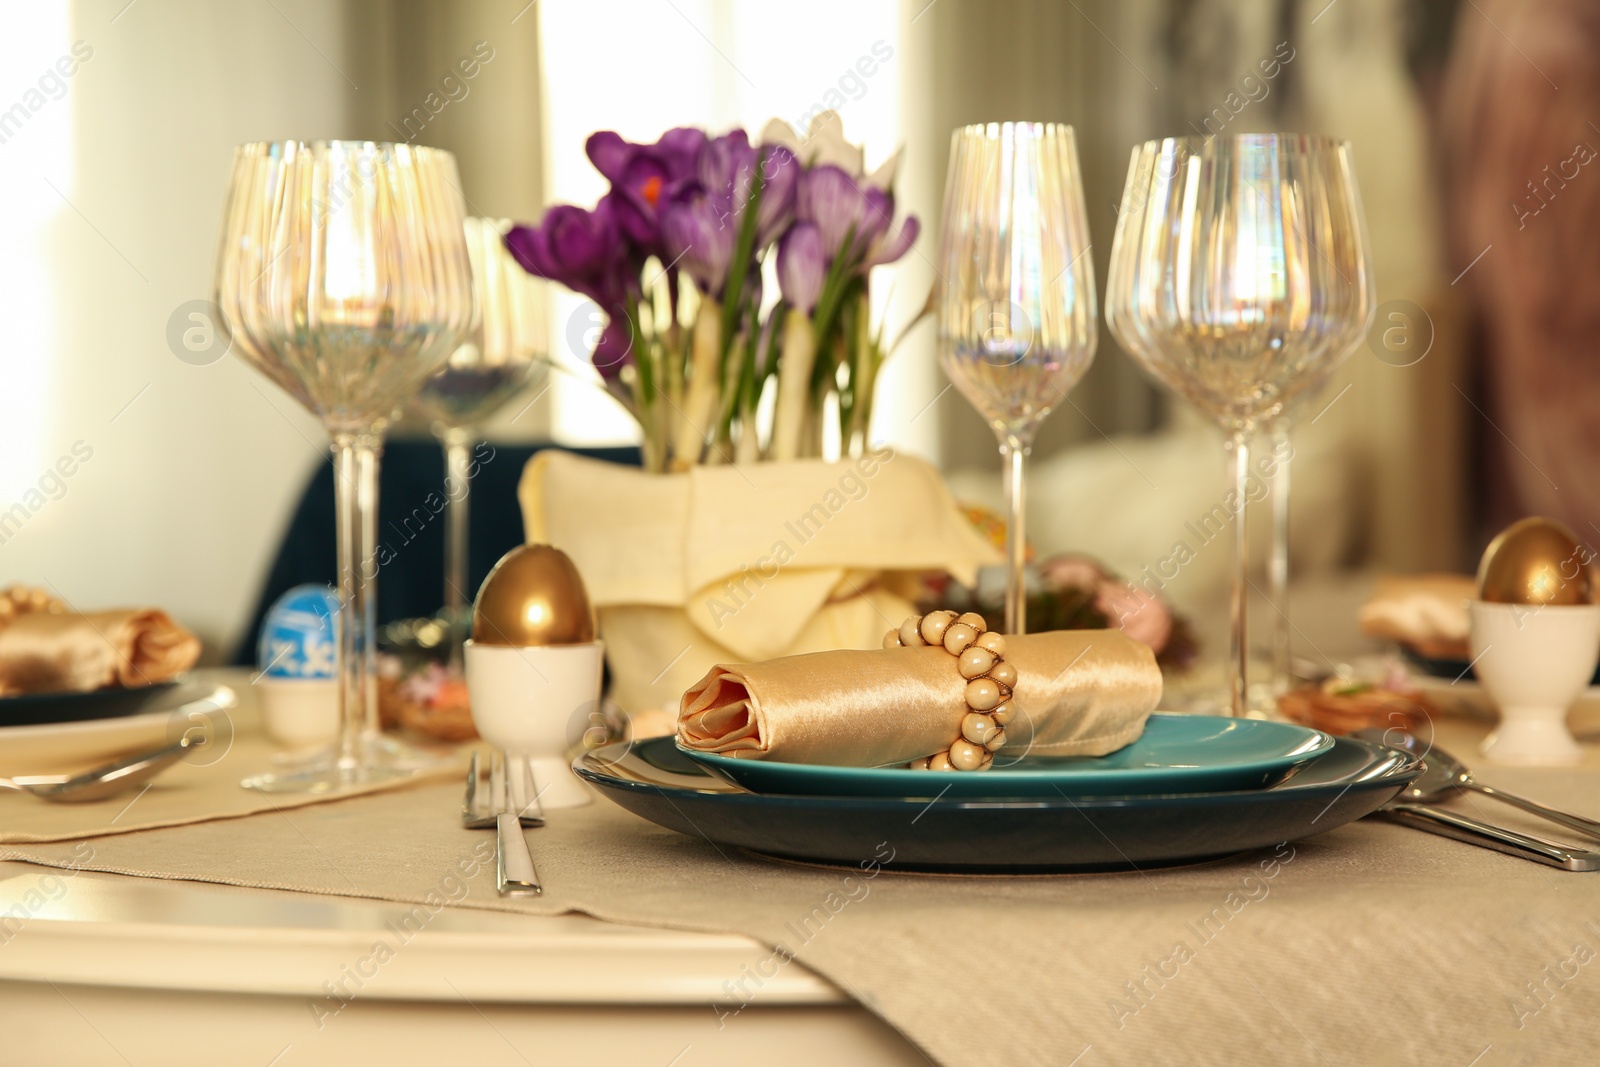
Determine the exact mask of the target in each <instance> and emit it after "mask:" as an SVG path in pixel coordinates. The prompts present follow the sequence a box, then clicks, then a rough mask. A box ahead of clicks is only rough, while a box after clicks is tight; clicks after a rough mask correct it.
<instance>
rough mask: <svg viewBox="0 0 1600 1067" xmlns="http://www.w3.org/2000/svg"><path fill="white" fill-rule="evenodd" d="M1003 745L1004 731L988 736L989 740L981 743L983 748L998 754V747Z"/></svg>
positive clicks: (1004, 740) (1004, 739)
mask: <svg viewBox="0 0 1600 1067" xmlns="http://www.w3.org/2000/svg"><path fill="white" fill-rule="evenodd" d="M1005 743H1006V732H1005V731H1004V730H996V731H995V732H994V733H992V734H990V735H989V740H987V741H985V742H984V743H983V747H984V748H986V749H988V750H989V751H990V752H998V751H1000V747H1001V746H1002V745H1004V744H1005Z"/></svg>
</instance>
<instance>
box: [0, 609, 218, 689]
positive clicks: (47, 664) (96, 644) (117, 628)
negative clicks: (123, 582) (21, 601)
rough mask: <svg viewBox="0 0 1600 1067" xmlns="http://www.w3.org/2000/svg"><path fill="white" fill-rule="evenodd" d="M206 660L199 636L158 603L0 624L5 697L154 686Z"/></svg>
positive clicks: (0, 681) (45, 614)
mask: <svg viewBox="0 0 1600 1067" xmlns="http://www.w3.org/2000/svg"><path fill="white" fill-rule="evenodd" d="M199 658H200V639H199V638H198V637H196V636H195V635H194V634H192V633H190V632H189V631H188V630H185V629H184V628H183V627H181V626H179V625H178V624H177V623H175V622H173V621H172V619H171V618H170V617H168V615H167V613H166V612H164V611H161V610H159V609H156V608H140V609H128V610H122V611H95V612H90V613H89V614H86V615H77V614H70V613H66V612H59V613H58V612H43V611H36V612H31V613H28V614H24V615H19V616H17V617H16V618H14V619H13V620H12V621H11V622H10V623H8V624H6V625H5V627H4V628H3V629H0V696H16V695H18V694H21V693H59V692H85V691H88V690H91V689H102V688H105V687H106V686H112V685H121V686H129V687H133V686H141V685H151V684H153V683H155V682H165V681H170V680H171V679H172V678H173V677H175V676H177V675H179V674H181V673H183V672H184V671H186V670H188V669H189V668H190V667H193V666H194V664H195V661H196V660H198V659H199Z"/></svg>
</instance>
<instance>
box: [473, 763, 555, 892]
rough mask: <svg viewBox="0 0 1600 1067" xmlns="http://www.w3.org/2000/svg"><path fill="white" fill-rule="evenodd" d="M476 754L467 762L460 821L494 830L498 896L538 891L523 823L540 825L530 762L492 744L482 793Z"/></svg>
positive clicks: (540, 810) (540, 888)
mask: <svg viewBox="0 0 1600 1067" xmlns="http://www.w3.org/2000/svg"><path fill="white" fill-rule="evenodd" d="M478 756H479V754H478V753H477V752H474V753H473V754H472V762H471V763H470V764H469V765H468V767H467V792H466V796H465V797H464V798H463V799H462V802H461V825H462V826H463V827H465V828H466V829H468V830H487V829H490V828H491V827H492V828H493V829H494V831H495V854H496V858H497V862H496V864H495V870H496V877H495V887H496V888H497V889H498V890H499V892H500V895H501V896H516V895H520V894H535V895H536V894H539V893H543V892H544V887H543V886H541V885H540V884H539V872H538V870H537V869H536V868H535V867H534V865H533V855H532V853H530V852H529V851H528V840H527V838H525V837H524V836H523V835H522V830H523V827H539V826H543V825H544V808H543V806H542V805H540V803H539V792H538V789H537V788H536V785H535V783H534V780H533V772H532V770H531V769H530V768H529V767H528V762H527V760H525V759H522V758H520V757H518V756H507V755H506V754H505V753H504V752H501V751H500V750H498V749H496V750H494V751H493V752H492V753H491V755H490V758H489V797H488V800H487V802H485V801H484V800H482V799H481V798H480V790H479V780H480V773H481V772H480V762H479V758H478Z"/></svg>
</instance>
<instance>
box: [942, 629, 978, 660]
mask: <svg viewBox="0 0 1600 1067" xmlns="http://www.w3.org/2000/svg"><path fill="white" fill-rule="evenodd" d="M977 639H978V631H976V630H974V629H973V628H972V627H970V626H968V625H967V624H966V623H964V622H957V623H952V624H951V625H950V627H949V629H947V630H945V632H944V650H945V651H946V652H948V653H950V654H951V655H952V656H959V655H961V653H963V652H965V651H966V650H967V646H968V645H970V644H972V642H974V641H976V640H977Z"/></svg>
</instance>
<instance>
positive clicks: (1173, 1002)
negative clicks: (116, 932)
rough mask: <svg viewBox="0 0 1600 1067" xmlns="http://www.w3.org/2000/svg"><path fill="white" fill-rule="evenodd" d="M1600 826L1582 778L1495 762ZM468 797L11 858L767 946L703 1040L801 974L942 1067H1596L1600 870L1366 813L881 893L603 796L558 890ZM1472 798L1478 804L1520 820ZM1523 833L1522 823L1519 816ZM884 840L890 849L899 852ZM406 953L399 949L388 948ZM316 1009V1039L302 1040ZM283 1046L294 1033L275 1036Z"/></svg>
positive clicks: (439, 792)
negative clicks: (743, 849)
mask: <svg viewBox="0 0 1600 1067" xmlns="http://www.w3.org/2000/svg"><path fill="white" fill-rule="evenodd" d="M1493 778H1494V779H1495V780H1497V781H1499V782H1500V783H1501V784H1503V785H1505V786H1507V787H1510V788H1517V787H1522V788H1524V789H1526V791H1528V792H1530V793H1533V794H1535V795H1537V796H1539V797H1541V798H1543V799H1546V800H1548V801H1551V802H1554V803H1559V804H1563V805H1568V806H1572V807H1574V808H1579V809H1586V810H1589V811H1591V812H1593V811H1594V810H1596V809H1600V776H1597V775H1595V774H1594V773H1593V772H1590V771H1569V772H1521V773H1512V772H1495V773H1494V775H1493ZM459 799H460V797H459V790H458V789H457V788H456V786H455V785H454V783H451V784H448V785H446V784H437V785H433V786H424V787H419V788H416V789H410V790H405V791H400V792H393V793H386V794H379V795H374V796H368V797H359V798H355V799H350V800H344V801H340V802H338V803H331V804H320V805H316V806H313V807H308V808H302V809H299V810H283V811H278V812H272V813H269V814H264V815H255V816H251V817H249V818H243V819H234V820H229V821H225V822H208V823H203V824H198V825H193V826H185V827H178V828H168V829H158V830H147V831H141V832H138V833H127V834H120V835H117V836H114V837H106V838H101V839H98V840H93V841H79V842H74V843H61V844H49V845H26V846H9V847H0V859H18V860H24V861H29V862H34V863H42V864H49V865H54V866H66V867H82V868H87V869H92V870H101V871H110V872H117V873H123V874H131V875H138V876H144V877H157V878H183V879H194V880H199V881H211V882H222V883H227V884H233V885H244V886H256V887H263V888H277V889H290V890H300V891H306V892H316V893H327V894H334V895H342V896H360V897H370V898H375V899H382V900H393V901H402V902H416V903H429V902H432V903H438V902H440V901H442V900H455V901H458V903H459V906H462V907H470V908H488V909H497V910H504V911H522V912H530V913H540V914H555V913H561V912H566V911H579V912H585V913H588V914H591V915H594V916H596V917H598V918H601V919H608V920H613V921H617V922H627V923H635V924H643V925H652V926H663V927H670V928H681V929H690V930H702V931H719V932H738V933H742V934H746V935H748V936H751V937H754V938H757V939H759V940H761V941H763V942H765V943H766V944H768V945H771V946H773V947H774V951H773V953H772V955H771V956H769V957H768V958H767V960H766V961H765V962H764V963H762V964H761V965H758V967H757V968H756V969H754V970H751V971H748V972H746V973H740V974H729V975H728V982H727V984H726V986H725V987H724V988H725V989H726V990H727V994H728V995H727V999H726V1002H725V1003H722V1004H718V1005H712V1004H707V1005H706V1036H705V1040H706V1041H707V1042H714V1041H715V1040H716V1039H717V1034H718V1031H719V1030H720V1029H721V1028H723V1027H729V1026H737V1025H739V1017H738V1014H739V1009H740V1006H741V1004H743V1003H750V1004H759V1003H760V998H761V986H762V984H763V981H764V980H765V979H770V978H771V977H772V975H773V974H775V973H777V972H778V971H779V970H781V968H782V967H784V966H788V965H789V959H790V957H791V955H792V958H793V959H794V960H797V961H798V962H800V963H802V964H804V965H805V966H808V967H810V968H813V969H814V970H816V971H818V972H820V973H822V974H823V975H825V976H827V977H828V978H830V979H831V980H833V981H834V982H836V983H837V984H838V985H839V986H840V987H841V988H843V989H845V990H846V991H847V992H849V993H850V994H851V995H853V996H855V997H856V998H857V999H858V1000H859V1001H861V1002H862V1003H863V1004H865V1005H866V1006H867V1007H869V1008H870V1009H871V1010H873V1011H875V1012H877V1013H878V1014H879V1015H881V1016H882V1017H883V1018H885V1019H886V1020H887V1021H888V1022H890V1023H891V1024H892V1025H894V1026H895V1027H897V1028H898V1029H899V1030H900V1031H901V1032H902V1033H904V1034H906V1035H907V1036H908V1037H909V1038H910V1039H911V1040H912V1041H914V1042H915V1043H916V1044H918V1045H919V1046H920V1047H921V1048H922V1049H923V1050H925V1051H926V1052H927V1054H928V1055H929V1056H930V1057H932V1058H933V1059H934V1060H936V1061H938V1062H939V1063H942V1064H948V1065H959V1067H966V1065H972V1067H977V1065H985V1067H988V1065H1014V1064H1050V1065H1055V1067H1062V1065H1066V1064H1073V1063H1076V1064H1081V1065H1082V1067H1091V1065H1097V1064H1137V1065H1146V1064H1167V1063H1180V1062H1181V1063H1185V1064H1263V1065H1266V1064H1270V1065H1274V1067H1276V1065H1280V1064H1330V1063H1333V1064H1363V1065H1367V1064H1386V1063H1397V1064H1398V1063H1404V1064H1441V1065H1450V1067H1465V1065H1468V1064H1478V1065H1479V1067H1491V1065H1495V1064H1516V1063H1538V1064H1543V1063H1583V1062H1592V1049H1593V1040H1594V1038H1593V1033H1594V1023H1595V1022H1596V1021H1597V1020H1600V969H1595V968H1596V967H1597V966H1600V965H1597V964H1595V963H1594V961H1595V960H1596V959H1597V958H1600V957H1597V952H1600V925H1597V923H1600V874H1594V875H1583V874H1566V873H1561V872H1557V871H1554V870H1551V869H1548V868H1544V867H1540V866H1537V865H1535V864H1532V863H1528V862H1525V861H1522V860H1518V859H1513V858H1510V857H1506V856H1501V855H1498V854H1496V853H1492V852H1488V851H1485V850H1483V849H1478V848H1474V847H1471V846H1469V845H1464V844H1459V843H1456V842H1452V841H1448V840H1445V839H1443V838H1439V837H1435V836H1432V835H1428V834H1424V833H1420V832H1418V831H1415V830H1411V829H1407V828H1405V827H1400V826H1395V825H1391V824H1387V823H1383V822H1377V821H1366V822H1362V823H1358V824H1355V825H1352V826H1347V827H1343V828H1340V829H1338V830H1334V831H1332V832H1330V833H1326V834H1323V835H1320V836H1318V837H1315V838H1311V839H1309V840H1306V841H1302V842H1297V843H1293V844H1289V845H1285V846H1282V847H1281V848H1279V849H1276V850H1272V849H1268V850H1263V851H1261V852H1259V853H1256V854H1253V855H1247V856H1241V857H1238V858H1235V859H1231V860H1226V861H1220V862H1216V863H1211V864H1207V865H1204V866H1200V867H1193V868H1188V869H1182V870H1172V871H1164V872H1152V873H1147V874H1140V873H1132V874H1116V875H1079V876H1054V877H1048V876H1046V877H1021V878H973V877H949V876H918V875H912V874H895V873H893V871H894V864H893V862H892V859H891V860H890V861H889V862H888V863H887V864H886V865H885V866H884V868H883V870H882V873H878V874H877V875H876V876H875V877H867V876H866V874H865V873H864V872H857V873H856V874H854V875H849V874H847V873H846V872H835V871H828V870H821V869H811V868H803V867H795V866H788V865H782V864H778V863H774V862H769V861H765V860H762V859H759V858H755V857H751V856H748V855H745V854H743V853H739V852H736V851H733V850H729V849H722V848H718V847H716V846H714V845H712V844H710V843H709V842H707V841H704V840H699V839H696V838H692V837H686V836H683V835H679V834H676V833H673V832H671V831H668V830H665V829H662V828H659V827H656V826H654V825H652V824H650V823H647V822H644V821H643V820H640V819H637V818H635V817H633V816H631V815H628V814H626V813H624V812H622V811H621V810H620V809H618V808H616V807H614V806H613V805H611V804H610V803H609V802H607V801H604V800H599V801H597V802H596V803H595V804H593V805H590V806H589V807H586V808H580V809H573V810H567V811H557V812H552V813H551V818H550V824H549V825H548V826H547V827H546V828H544V829H542V830H538V831H530V832H529V834H528V837H529V842H530V844H531V846H532V848H533V851H534V854H535V857H536V858H537V861H538V864H539V869H540V873H541V875H542V876H543V880H544V883H545V885H546V887H547V895H546V896H545V897H543V898H542V899H534V900H509V899H501V898H499V897H497V896H496V895H495V892H494V883H493V878H494V875H493V865H492V862H485V860H487V859H489V858H491V857H492V847H491V846H490V845H489V842H490V841H491V840H492V837H491V835H490V834H488V833H485V832H472V831H466V830H462V829H460V827H459V825H458V824H457V822H456V808H457V804H458V802H459ZM1502 807H1503V806H1500V805H1495V804H1494V803H1493V802H1491V801H1480V802H1478V804H1477V807H1476V809H1471V808H1469V810H1477V811H1478V812H1479V813H1480V814H1484V815H1488V816H1492V817H1494V818H1496V819H1500V820H1502V821H1504V822H1505V823H1508V824H1512V823H1515V822H1516V819H1515V817H1514V816H1513V814H1512V813H1511V811H1510V809H1504V810H1501V808H1502ZM1522 825H1526V824H1522ZM892 848H893V842H887V843H886V847H885V849H884V853H885V856H888V855H889V854H890V850H892ZM395 950H396V951H404V948H403V947H398V948H396V949H395ZM1591 972H1592V973H1591ZM312 1017H313V1016H312V1014H311V1013H309V1012H308V1014H307V1026H308V1027H309V1026H312V1025H313V1023H312ZM286 1040H287V1038H286Z"/></svg>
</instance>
